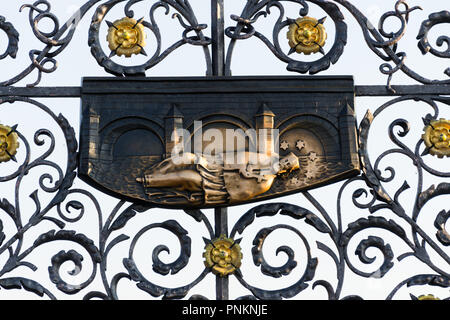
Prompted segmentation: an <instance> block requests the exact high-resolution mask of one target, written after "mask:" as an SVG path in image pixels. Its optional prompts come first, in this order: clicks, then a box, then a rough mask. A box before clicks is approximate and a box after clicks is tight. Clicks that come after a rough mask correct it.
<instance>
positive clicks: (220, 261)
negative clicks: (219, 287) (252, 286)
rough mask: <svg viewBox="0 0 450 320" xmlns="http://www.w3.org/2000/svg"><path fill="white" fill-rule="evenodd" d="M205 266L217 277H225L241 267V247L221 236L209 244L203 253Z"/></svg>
mask: <svg viewBox="0 0 450 320" xmlns="http://www.w3.org/2000/svg"><path fill="white" fill-rule="evenodd" d="M203 257H204V258H205V266H206V267H208V268H211V269H212V272H213V273H214V274H215V275H219V276H221V277H225V276H227V275H229V274H232V273H233V272H234V271H235V270H236V269H239V267H240V266H241V260H242V252H241V247H240V246H239V244H238V243H236V242H235V241H234V240H233V239H231V238H227V237H226V236H225V235H221V236H220V237H219V238H218V239H214V240H213V241H211V242H210V243H208V244H207V245H206V247H205V252H204V253H203Z"/></svg>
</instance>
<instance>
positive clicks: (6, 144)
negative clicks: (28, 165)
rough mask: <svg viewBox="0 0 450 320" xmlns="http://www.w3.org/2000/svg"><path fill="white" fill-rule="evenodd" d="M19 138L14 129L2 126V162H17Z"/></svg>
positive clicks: (0, 154) (0, 149)
mask: <svg viewBox="0 0 450 320" xmlns="http://www.w3.org/2000/svg"><path fill="white" fill-rule="evenodd" d="M18 140H19V136H18V135H17V133H16V132H15V130H14V129H13V128H10V127H8V126H5V125H2V124H0V162H7V161H9V160H15V157H14V156H15V155H16V153H17V148H19V141H18Z"/></svg>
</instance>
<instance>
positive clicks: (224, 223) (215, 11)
mask: <svg viewBox="0 0 450 320" xmlns="http://www.w3.org/2000/svg"><path fill="white" fill-rule="evenodd" d="M223 9H224V6H223V0H211V38H212V67H213V70H212V71H213V76H216V77H220V76H224V75H225V25H224V12H223ZM214 218H215V219H214V221H215V230H214V231H215V236H216V237H220V235H222V234H224V235H226V236H228V217H227V208H215V209H214ZM216 299H217V300H228V276H226V277H220V276H216Z"/></svg>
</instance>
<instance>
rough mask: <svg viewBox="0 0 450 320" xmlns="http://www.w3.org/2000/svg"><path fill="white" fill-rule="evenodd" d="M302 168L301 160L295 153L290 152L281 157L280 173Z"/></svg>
mask: <svg viewBox="0 0 450 320" xmlns="http://www.w3.org/2000/svg"><path fill="white" fill-rule="evenodd" d="M299 168H300V161H299V160H298V157H297V156H296V155H295V154H294V153H292V152H291V153H289V154H288V155H287V156H285V157H283V158H281V159H280V166H279V170H278V173H279V174H280V173H284V172H291V171H293V170H297V169H299Z"/></svg>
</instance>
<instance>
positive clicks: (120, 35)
mask: <svg viewBox="0 0 450 320" xmlns="http://www.w3.org/2000/svg"><path fill="white" fill-rule="evenodd" d="M145 39H146V34H145V30H144V26H143V24H142V23H141V21H136V20H135V19H133V18H128V17H125V18H123V19H120V20H116V21H115V22H114V23H112V24H110V27H109V30H108V35H107V37H106V40H107V41H108V44H109V49H110V50H111V51H112V52H114V53H115V54H116V55H118V56H125V57H127V58H129V57H131V55H133V54H139V53H141V51H142V49H143V48H144V47H145Z"/></svg>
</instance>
